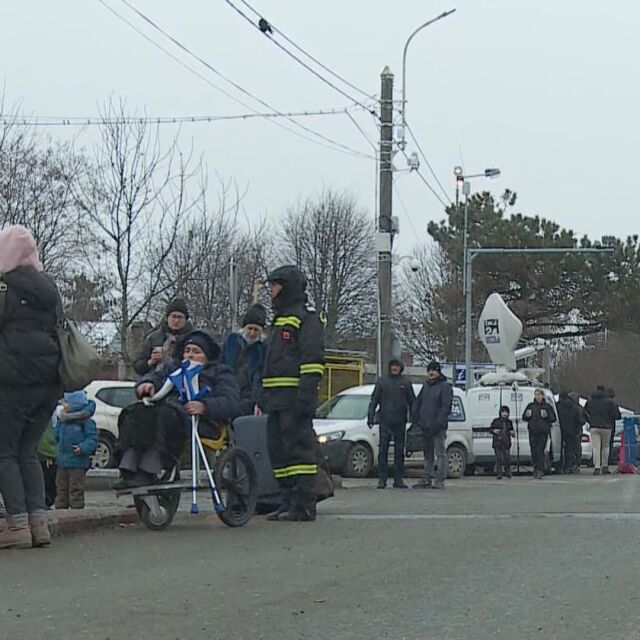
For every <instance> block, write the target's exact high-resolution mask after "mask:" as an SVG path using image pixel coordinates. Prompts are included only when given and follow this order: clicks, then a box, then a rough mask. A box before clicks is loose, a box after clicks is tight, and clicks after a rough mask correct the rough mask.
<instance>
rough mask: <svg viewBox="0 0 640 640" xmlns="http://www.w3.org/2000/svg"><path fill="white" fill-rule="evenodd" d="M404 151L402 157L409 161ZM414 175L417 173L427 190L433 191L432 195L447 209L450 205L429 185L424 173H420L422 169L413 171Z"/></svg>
mask: <svg viewBox="0 0 640 640" xmlns="http://www.w3.org/2000/svg"><path fill="white" fill-rule="evenodd" d="M401 151H402V155H403V156H404V157H405V158H406V159H407V160H409V159H410V158H409V156H408V155H407V152H406V151H405V150H404V149H401ZM412 173H415V174H416V175H417V176H418V177H419V178H420V180H422V182H424V184H425V186H426V187H427V189H429V191H431V193H432V194H433V195H434V196H435V198H436V200H438V202H440V204H441V205H442V206H443V207H444V208H445V209H446V208H447V207H448V206H449V205H447V203H446V202H445V201H444V200H443V199H442V198H441V197H440V195H439V194H438V192H437V191H436V190H435V189H434V188H433V187H432V186H431V185H430V184H429V181H428V180H427V179H426V178H425V177H424V176H423V175H422V172H421V171H420V169H412Z"/></svg>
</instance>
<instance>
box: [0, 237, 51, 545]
mask: <svg viewBox="0 0 640 640" xmlns="http://www.w3.org/2000/svg"><path fill="white" fill-rule="evenodd" d="M61 304H62V303H61V301H60V294H59V293H58V289H57V288H56V285H55V284H54V283H53V281H52V280H51V278H50V277H49V276H47V275H46V274H45V273H44V271H43V267H42V263H41V262H40V260H39V258H38V249H37V247H36V243H35V240H34V239H33V236H32V235H31V233H30V232H29V231H28V230H27V229H25V228H24V227H22V226H19V225H13V226H10V227H6V228H5V229H3V230H2V231H0V494H1V495H2V499H3V501H4V504H5V509H6V513H7V515H6V519H5V520H4V521H0V549H2V548H9V547H13V548H27V547H32V546H34V547H40V546H45V545H48V544H50V542H51V538H50V535H49V529H48V524H47V516H46V505H45V496H44V480H43V477H42V469H41V467H40V463H39V462H38V457H37V454H36V447H37V444H38V441H39V439H40V436H41V435H42V433H43V431H44V429H45V426H46V425H47V422H48V420H49V419H50V417H51V414H52V412H53V409H54V407H55V405H56V401H57V399H58V398H59V397H60V395H61V393H62V385H61V382H60V379H59V375H58V365H59V362H60V347H59V344H58V339H57V336H56V322H57V318H58V313H59V312H60V311H61V309H62V306H61Z"/></svg>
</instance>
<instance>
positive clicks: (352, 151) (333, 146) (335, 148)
mask: <svg viewBox="0 0 640 640" xmlns="http://www.w3.org/2000/svg"><path fill="white" fill-rule="evenodd" d="M98 2H100V4H102V5H103V6H104V7H105V8H106V9H107V10H108V11H109V12H110V13H112V14H113V15H114V16H116V17H117V18H118V19H120V20H122V21H123V22H124V23H125V24H127V25H128V26H129V27H131V28H132V29H133V30H134V31H135V32H136V33H138V34H139V35H140V36H142V37H143V38H144V39H145V40H147V42H149V43H151V44H152V45H153V46H154V47H156V48H157V49H159V50H160V51H162V52H163V53H165V54H166V55H168V56H169V57H170V58H171V59H172V60H174V61H175V62H177V63H178V64H179V65H181V66H182V67H184V68H185V69H187V70H188V71H189V72H191V73H192V74H194V75H195V76H197V77H198V78H200V79H201V80H203V81H204V82H206V83H207V84H208V85H210V86H211V87H213V88H214V89H216V90H217V91H219V92H220V93H222V94H223V95H225V96H227V97H228V98H230V99H231V100H233V101H234V102H236V103H238V104H240V105H242V106H243V107H245V109H248V110H249V111H251V112H252V113H254V114H256V115H257V114H258V113H259V112H258V111H256V110H255V109H254V108H253V107H251V106H250V105H248V104H247V103H246V102H244V101H243V100H241V99H240V98H238V97H236V96H234V95H233V94H231V93H229V92H228V91H225V90H224V89H222V88H221V87H219V86H218V85H217V84H215V83H214V82H212V81H211V79H210V78H207V77H206V76H204V75H203V74H201V73H200V72H198V71H196V70H195V69H194V68H193V67H191V66H189V65H188V64H187V63H186V62H184V61H183V60H181V59H180V58H178V57H177V56H175V55H174V54H173V53H171V52H170V51H169V50H168V49H166V48H165V47H163V46H162V45H161V44H159V43H157V42H156V41H155V40H153V39H152V38H150V37H149V36H148V35H147V34H146V33H144V32H143V31H142V30H141V29H139V28H138V27H137V26H136V25H134V24H133V23H132V22H131V21H130V20H128V19H127V18H125V17H124V16H123V15H122V14H120V13H119V12H118V11H116V10H115V9H113V8H112V7H111V6H110V5H108V4H107V3H106V2H105V0H98ZM132 8H133V9H134V10H136V9H135V7H132ZM136 11H137V10H136ZM167 37H170V36H168V35H167ZM183 48H184V47H183ZM190 55H191V54H190ZM193 57H196V56H193ZM196 59H198V58H197V57H196ZM203 63H204V64H205V66H207V65H208V63H206V62H203ZM207 68H209V69H211V70H213V71H214V72H215V73H216V74H217V75H219V76H220V77H221V78H223V79H224V80H227V81H228V82H231V81H229V80H228V79H227V78H226V77H225V76H223V75H222V74H221V73H220V72H218V71H217V70H215V69H213V67H211V65H208V66H207ZM232 84H233V83H232ZM243 92H244V93H247V94H248V95H249V96H250V97H252V98H253V96H251V94H249V93H248V92H246V91H244V90H243ZM254 99H256V100H257V98H254ZM258 101H259V100H258ZM263 105H265V106H266V107H267V108H268V109H269V110H270V111H273V112H276V113H277V114H278V115H281V116H282V117H285V118H286V119H288V120H289V121H290V122H292V123H293V124H294V125H295V126H297V127H299V128H300V129H303V130H304V131H308V132H309V133H311V134H312V135H314V136H316V137H318V138H321V139H322V140H328V141H329V143H330V144H326V143H325V142H323V141H322V140H316V139H315V138H310V137H309V136H307V135H305V134H304V133H301V132H300V131H296V130H295V129H291V128H290V127H287V126H286V125H284V124H283V123H282V122H278V120H275V119H272V118H268V120H269V121H271V122H273V124H274V125H276V126H277V127H280V128H281V129H284V130H285V131H288V132H289V133H293V134H294V135H296V136H298V137H299V138H303V139H304V140H307V141H309V142H313V143H314V144H318V145H320V146H322V147H325V148H327V149H332V150H333V151H339V152H340V153H346V154H348V155H355V156H358V157H366V158H370V156H368V155H367V154H363V153H362V152H360V151H357V150H355V149H350V148H348V147H347V148H346V149H344V148H342V147H344V146H345V145H341V144H340V143H336V142H335V141H333V140H331V139H330V138H327V137H326V136H323V135H322V134H320V133H318V132H316V131H314V130H313V129H310V128H309V127H306V126H305V125H303V124H301V123H299V122H297V121H295V120H293V119H292V118H291V117H288V116H286V115H285V114H283V113H282V112H281V111H278V110H276V109H274V108H273V107H271V106H270V105H268V104H266V103H263ZM336 144H337V145H338V146H336ZM330 145H331V146H330Z"/></svg>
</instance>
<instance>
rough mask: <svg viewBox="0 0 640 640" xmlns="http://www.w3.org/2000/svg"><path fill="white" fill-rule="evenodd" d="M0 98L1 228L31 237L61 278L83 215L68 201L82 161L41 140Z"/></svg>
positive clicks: (72, 257)
mask: <svg viewBox="0 0 640 640" xmlns="http://www.w3.org/2000/svg"><path fill="white" fill-rule="evenodd" d="M17 108H18V107H17V106H14V107H11V110H12V113H10V114H6V113H3V111H4V109H5V100H4V98H3V97H2V98H0V226H3V225H7V224H21V225H24V226H25V227H27V228H28V229H29V230H30V231H31V233H32V234H33V236H34V238H35V240H36V243H37V245H38V249H39V251H40V256H41V259H42V262H43V264H44V267H45V269H46V270H47V271H48V272H50V273H51V274H52V275H54V276H55V277H56V278H61V277H62V276H63V275H64V274H65V273H66V272H67V270H68V269H69V268H70V267H71V266H72V265H73V264H74V263H76V262H77V259H78V257H79V255H80V254H79V251H78V245H80V244H81V243H82V242H83V239H84V238H83V235H84V234H83V229H84V226H83V224H82V217H83V214H82V212H81V210H80V209H79V208H78V207H77V205H76V202H75V200H74V198H73V186H74V183H75V182H76V181H77V180H78V177H79V173H80V167H81V166H82V163H83V159H82V157H81V156H80V155H79V154H77V153H75V151H74V150H73V147H72V146H71V145H69V144H56V143H54V142H53V141H52V140H51V139H49V138H40V137H38V136H37V135H36V133H35V132H34V130H33V129H32V128H30V127H29V126H27V125H24V124H21V123H20V121H19V119H18V118H17V116H16V115H15V112H14V110H15V109H17Z"/></svg>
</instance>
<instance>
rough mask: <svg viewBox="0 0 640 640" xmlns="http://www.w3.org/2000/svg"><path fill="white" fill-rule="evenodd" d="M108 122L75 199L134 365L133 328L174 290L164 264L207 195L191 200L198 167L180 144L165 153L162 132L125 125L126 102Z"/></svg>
mask: <svg viewBox="0 0 640 640" xmlns="http://www.w3.org/2000/svg"><path fill="white" fill-rule="evenodd" d="M104 118H105V124H103V125H102V128H101V132H100V133H101V140H100V143H99V144H98V145H96V146H95V148H94V159H93V163H92V164H90V165H88V166H87V170H86V173H85V176H84V180H83V185H82V186H83V188H82V190H77V191H76V192H75V195H76V199H77V201H78V202H79V203H80V205H81V207H82V210H83V211H84V212H85V214H86V216H87V218H88V221H89V227H90V232H91V234H92V237H93V240H94V241H95V245H96V247H97V248H98V250H99V251H100V254H101V255H100V256H98V258H97V259H96V260H95V262H94V266H95V267H96V269H97V270H98V271H99V272H103V270H104V272H106V273H107V274H108V276H109V277H112V278H113V282H114V285H113V286H114V295H113V298H114V299H115V302H116V303H115V306H114V310H113V315H114V319H115V320H116V322H117V323H118V327H119V338H120V344H121V356H122V358H123V361H124V363H125V364H128V363H129V362H130V359H131V354H130V353H129V348H128V334H129V329H130V327H131V324H132V323H133V322H134V321H136V320H137V319H138V318H140V317H143V316H144V315H145V314H146V313H147V311H148V309H149V306H150V304H151V303H152V301H153V300H154V299H156V298H157V297H159V296H161V295H162V294H163V293H164V292H165V291H167V290H169V289H170V288H171V286H172V285H173V284H174V282H173V281H171V280H168V279H167V278H166V277H165V275H166V271H165V269H164V264H165V261H167V260H168V259H169V258H170V256H171V254H172V252H173V251H174V248H175V244H176V238H177V237H178V234H179V232H180V229H181V228H182V226H183V225H184V224H185V221H186V220H187V218H188V216H189V215H190V213H191V212H192V211H193V210H194V208H195V206H196V205H197V204H198V203H199V202H201V200H202V197H203V193H202V189H201V188H199V187H198V188H197V189H196V191H195V194H193V195H192V194H190V193H189V191H188V187H189V186H190V184H191V182H192V181H193V179H194V178H196V177H197V176H198V174H199V167H198V166H195V167H194V168H192V167H191V165H192V162H191V156H190V154H189V155H187V156H186V157H185V156H183V155H182V153H181V152H180V150H179V149H178V145H177V142H176V140H175V139H174V140H173V141H172V142H171V144H170V145H169V146H168V148H167V149H166V150H163V149H162V148H161V144H160V137H159V132H158V130H157V129H150V128H149V127H148V125H147V124H146V123H145V122H144V121H142V120H141V121H135V120H131V119H127V118H125V105H124V104H123V103H122V102H120V103H114V102H113V101H111V102H109V103H108V105H107V108H106V112H105V114H104ZM121 373H122V371H121Z"/></svg>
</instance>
